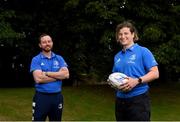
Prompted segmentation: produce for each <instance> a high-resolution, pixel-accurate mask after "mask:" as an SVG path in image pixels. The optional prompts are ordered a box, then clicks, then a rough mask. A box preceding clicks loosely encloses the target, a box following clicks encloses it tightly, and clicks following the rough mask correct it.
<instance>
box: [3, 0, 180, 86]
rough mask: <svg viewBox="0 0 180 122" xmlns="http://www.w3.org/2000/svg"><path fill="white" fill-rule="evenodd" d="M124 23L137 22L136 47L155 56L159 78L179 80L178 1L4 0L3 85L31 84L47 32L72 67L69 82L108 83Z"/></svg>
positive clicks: (55, 48)
mask: <svg viewBox="0 0 180 122" xmlns="http://www.w3.org/2000/svg"><path fill="white" fill-rule="evenodd" d="M124 20H131V21H132V22H133V23H134V24H135V26H136V27H137V30H138V32H139V36H140V41H139V42H138V43H139V44H140V45H142V46H145V47H147V48H149V49H150V50H151V51H152V52H153V54H154V55H155V58H156V59H157V61H158V63H159V68H160V80H161V81H163V82H164V81H179V79H180V78H179V72H180V66H179V62H180V58H179V57H180V50H179V49H180V48H179V47H180V23H179V21H180V5H179V2H178V1H177V0H166V1H164V0H136V1H134V0H60V1H59V0H38V1H37V0H26V1H24V0H2V1H0V54H1V56H2V57H3V58H1V59H0V69H1V70H0V73H1V74H2V81H4V82H2V84H1V85H2V86H21V85H22V86H24V85H26V86H30V85H32V84H33V81H32V78H31V75H30V74H29V64H30V62H31V58H32V57H33V56H35V55H36V54H37V53H39V51H40V50H39V48H38V44H37V39H38V36H39V35H40V34H41V33H44V32H45V33H49V34H50V35H52V37H53V40H54V51H55V52H56V53H59V54H61V55H62V56H63V57H64V58H65V60H66V61H67V63H68V64H69V69H70V73H71V79H70V81H69V82H68V83H69V84H74V83H75V84H81V83H82V81H83V82H88V83H94V82H99V83H100V82H102V81H104V80H105V79H106V78H107V76H108V74H109V73H110V72H111V69H112V65H113V56H114V55H115V54H116V53H117V52H118V51H119V50H120V49H121V47H120V46H119V45H118V44H117V43H116V41H115V28H116V25H117V24H119V23H121V22H122V21H124ZM9 76H11V77H9ZM14 80H15V81H18V82H14ZM7 81H8V82H7ZM24 81H26V82H24Z"/></svg>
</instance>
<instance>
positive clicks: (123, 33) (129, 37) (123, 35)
mask: <svg viewBox="0 0 180 122" xmlns="http://www.w3.org/2000/svg"><path fill="white" fill-rule="evenodd" d="M117 41H118V42H120V44H121V45H122V46H125V47H128V46H130V45H132V44H133V43H134V33H131V31H130V28H128V27H123V28H121V29H120V30H119V33H118V40H117Z"/></svg>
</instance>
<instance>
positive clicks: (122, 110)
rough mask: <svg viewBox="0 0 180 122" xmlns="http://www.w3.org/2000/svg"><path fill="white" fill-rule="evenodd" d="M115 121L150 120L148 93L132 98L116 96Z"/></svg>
mask: <svg viewBox="0 0 180 122" xmlns="http://www.w3.org/2000/svg"><path fill="white" fill-rule="evenodd" d="M115 103H116V104H115V115H116V120H117V121H150V99H149V95H148V93H147V92H146V93H144V94H141V95H138V96H135V97H132V98H116V102H115Z"/></svg>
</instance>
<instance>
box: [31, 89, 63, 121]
mask: <svg viewBox="0 0 180 122" xmlns="http://www.w3.org/2000/svg"><path fill="white" fill-rule="evenodd" d="M32 107H33V110H32V113H33V116H32V120H33V121H45V120H46V118H47V117H48V118H49V121H61V116H62V109H63V96H62V94H61V93H60V92H59V93H41V92H36V93H35V95H34V97H33V103H32Z"/></svg>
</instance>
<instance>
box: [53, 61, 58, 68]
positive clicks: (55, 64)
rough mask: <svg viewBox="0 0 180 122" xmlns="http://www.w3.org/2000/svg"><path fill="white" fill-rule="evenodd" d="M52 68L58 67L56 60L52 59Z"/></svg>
mask: <svg viewBox="0 0 180 122" xmlns="http://www.w3.org/2000/svg"><path fill="white" fill-rule="evenodd" d="M53 68H59V62H58V61H56V60H55V61H53Z"/></svg>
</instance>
